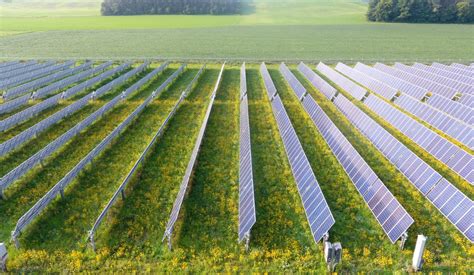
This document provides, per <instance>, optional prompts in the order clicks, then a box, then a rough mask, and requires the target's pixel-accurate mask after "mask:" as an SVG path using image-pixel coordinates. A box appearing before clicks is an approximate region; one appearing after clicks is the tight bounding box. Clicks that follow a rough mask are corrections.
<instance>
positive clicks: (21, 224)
mask: <svg viewBox="0 0 474 275" xmlns="http://www.w3.org/2000/svg"><path fill="white" fill-rule="evenodd" d="M185 67H186V65H183V66H181V67H180V69H178V70H177V71H176V72H175V73H174V74H173V75H172V76H170V78H168V79H167V80H166V81H165V83H163V84H162V85H161V86H160V88H158V90H156V91H155V93H153V94H152V95H150V96H149V97H148V98H147V99H146V100H145V101H144V102H143V103H142V104H140V106H138V107H137V108H136V109H135V110H134V111H133V112H132V113H131V114H130V115H129V116H128V117H127V118H126V119H125V120H124V121H122V123H120V124H119V125H118V126H117V127H116V128H115V129H114V130H113V131H112V132H111V133H110V134H109V135H107V137H105V138H104V139H103V140H102V141H101V142H100V143H99V144H98V145H97V146H96V147H95V148H94V149H92V150H91V151H90V152H89V153H88V154H87V155H86V156H85V157H84V158H83V159H82V160H81V161H80V162H79V163H78V164H76V166H74V168H72V169H71V170H70V171H69V172H68V173H67V174H66V176H64V177H63V178H62V179H61V180H60V181H59V182H58V183H56V184H55V185H54V186H53V187H52V188H51V189H50V190H49V191H48V193H46V195H44V196H43V197H42V198H41V199H40V200H38V201H37V202H36V203H35V205H33V207H32V208H30V209H29V210H28V211H27V212H26V213H25V214H24V215H23V216H22V217H21V218H20V219H19V220H18V222H17V224H16V226H15V229H14V230H13V231H12V240H13V241H15V244H16V246H17V248H18V246H19V243H18V240H17V238H18V236H19V235H20V233H21V232H22V231H23V230H24V229H25V228H26V227H27V226H28V225H29V224H30V223H31V222H32V221H33V220H34V219H35V218H36V217H37V216H38V215H39V214H40V213H41V212H42V211H43V210H44V209H45V208H46V207H47V206H48V205H49V204H50V203H51V201H52V200H54V198H56V196H57V195H58V194H61V195H63V192H64V189H65V188H66V187H67V186H68V185H69V184H70V183H71V182H72V181H73V180H74V179H75V178H76V177H77V176H78V175H79V173H80V172H81V171H82V170H84V168H85V167H86V165H87V164H89V163H91V161H92V160H93V159H94V158H95V157H96V156H98V155H99V154H100V153H101V152H102V151H103V150H104V149H105V148H106V147H107V146H108V145H109V144H110V143H111V142H112V140H114V139H115V138H116V137H117V136H119V135H120V133H121V132H122V131H123V130H124V129H125V128H126V127H128V125H130V123H131V122H132V121H133V120H134V119H135V118H136V117H137V116H138V115H139V114H140V113H141V112H142V111H143V109H145V107H146V106H147V105H148V104H149V103H150V102H151V101H152V100H153V99H154V98H155V96H156V95H158V94H159V93H161V91H163V89H164V88H163V87H167V86H168V85H169V84H170V83H171V82H172V81H173V80H174V79H175V78H176V77H177V76H178V75H179V74H181V72H182V71H183V70H184V68H185ZM130 94H131V93H129V94H126V95H130Z"/></svg>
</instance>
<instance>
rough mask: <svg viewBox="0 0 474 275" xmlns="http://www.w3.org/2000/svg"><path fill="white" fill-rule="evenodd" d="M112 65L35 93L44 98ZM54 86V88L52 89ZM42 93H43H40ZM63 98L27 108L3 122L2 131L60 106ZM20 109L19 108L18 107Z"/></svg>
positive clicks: (102, 66)
mask: <svg viewBox="0 0 474 275" xmlns="http://www.w3.org/2000/svg"><path fill="white" fill-rule="evenodd" d="M110 65H111V63H109V64H108V63H104V64H103V65H100V66H97V67H95V68H92V69H90V70H87V71H85V72H83V73H80V74H78V75H74V76H71V77H68V79H65V80H64V82H63V80H62V81H60V82H57V83H58V84H60V85H56V84H53V85H50V86H47V87H45V88H47V91H46V90H44V89H45V88H43V89H40V90H38V92H35V93H34V94H35V95H37V96H38V95H40V97H42V96H44V95H45V93H51V92H53V91H57V90H60V89H62V88H64V87H67V86H70V85H71V84H73V83H75V82H77V81H80V80H83V79H85V78H87V77H89V76H91V75H93V74H95V73H97V72H99V71H101V70H104V69H106V68H107V67H108V66H110ZM70 78H73V79H70ZM51 86H53V87H51ZM40 92H42V93H40ZM62 97H63V95H62V94H57V95H55V96H52V97H50V98H48V99H46V100H44V101H42V102H40V103H38V104H36V105H34V106H31V107H30V108H27V109H25V110H23V111H21V112H18V113H16V114H14V115H12V116H10V117H8V118H6V119H4V120H2V121H0V131H5V130H7V129H9V128H11V127H13V126H15V125H17V124H18V123H21V122H23V121H25V120H27V119H29V118H31V117H33V116H34V115H36V114H38V113H39V112H41V111H43V110H45V109H47V108H49V107H51V106H54V105H56V104H58V102H59V100H60V99H61V98H62ZM18 107H19V106H18Z"/></svg>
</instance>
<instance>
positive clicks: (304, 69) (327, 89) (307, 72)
mask: <svg viewBox="0 0 474 275" xmlns="http://www.w3.org/2000/svg"><path fill="white" fill-rule="evenodd" d="M298 71H299V72H300V73H301V74H303V75H304V76H305V77H306V79H308V80H309V82H311V84H313V86H314V87H315V88H316V89H318V90H319V91H321V92H322V93H323V94H324V95H325V96H326V98H327V99H329V100H331V99H333V98H334V97H335V96H336V93H337V90H336V89H335V88H334V87H332V86H331V85H329V83H327V82H326V81H325V80H324V79H323V78H321V77H320V76H319V75H318V74H316V73H315V72H314V71H313V70H311V68H310V67H308V66H307V65H306V64H304V63H303V62H301V63H300V64H299V65H298Z"/></svg>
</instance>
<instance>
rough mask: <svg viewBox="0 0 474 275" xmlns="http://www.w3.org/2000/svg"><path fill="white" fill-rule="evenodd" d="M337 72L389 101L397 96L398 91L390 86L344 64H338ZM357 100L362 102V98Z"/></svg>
mask: <svg viewBox="0 0 474 275" xmlns="http://www.w3.org/2000/svg"><path fill="white" fill-rule="evenodd" d="M336 70H338V71H339V72H341V73H343V74H345V75H346V76H348V77H350V78H352V79H353V80H355V81H357V82H359V83H360V84H362V85H364V86H365V87H367V88H369V89H370V90H372V91H374V92H375V93H377V94H379V95H381V96H383V97H384V98H386V99H388V100H391V99H392V98H394V97H395V95H396V94H397V89H394V88H392V87H390V86H389V85H387V84H385V83H383V82H380V81H378V80H377V79H375V78H372V77H370V76H369V75H366V74H364V73H361V72H359V71H357V70H354V69H352V68H351V67H349V66H347V65H345V64H343V63H338V64H337V66H336ZM357 99H358V100H361V98H360V97H357Z"/></svg>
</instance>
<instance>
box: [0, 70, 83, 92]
mask: <svg viewBox="0 0 474 275" xmlns="http://www.w3.org/2000/svg"><path fill="white" fill-rule="evenodd" d="M74 63H75V62H74V61H68V62H65V63H60V64H55V65H53V66H49V67H46V68H43V69H40V70H37V71H34V72H30V73H27V74H22V75H19V76H17V77H12V78H10V79H8V80H5V81H2V82H1V83H0V89H2V90H8V89H10V88H11V89H19V88H20V87H30V86H29V85H32V84H31V83H36V81H39V80H40V79H42V78H43V77H44V78H46V77H48V75H50V74H53V73H56V72H61V71H63V70H66V69H68V68H69V67H71V66H72V65H73V64H74ZM4 97H5V93H4ZM5 98H7V99H8V97H5Z"/></svg>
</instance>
